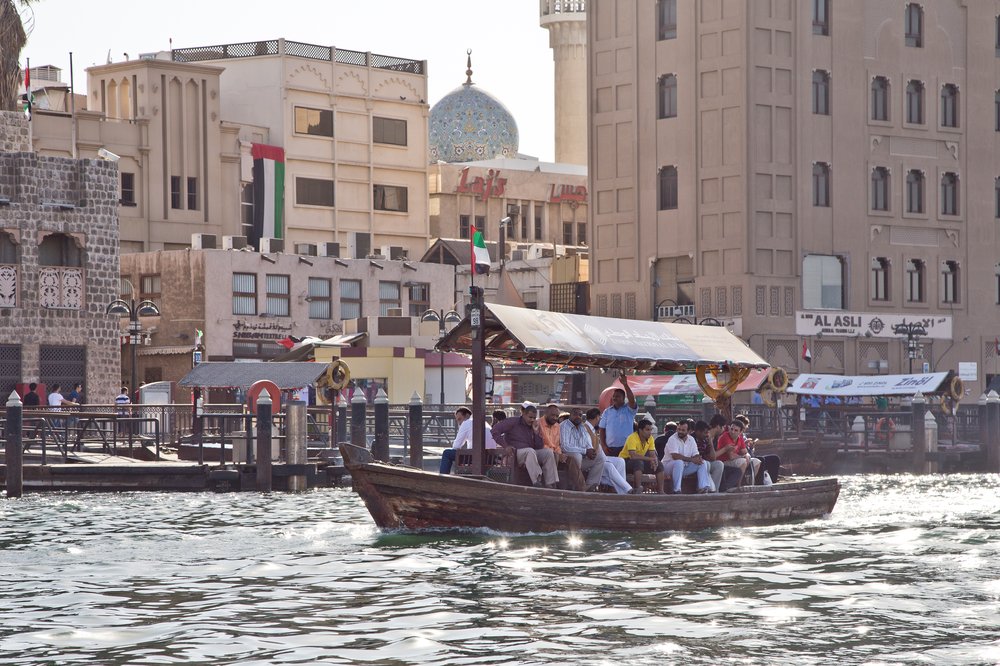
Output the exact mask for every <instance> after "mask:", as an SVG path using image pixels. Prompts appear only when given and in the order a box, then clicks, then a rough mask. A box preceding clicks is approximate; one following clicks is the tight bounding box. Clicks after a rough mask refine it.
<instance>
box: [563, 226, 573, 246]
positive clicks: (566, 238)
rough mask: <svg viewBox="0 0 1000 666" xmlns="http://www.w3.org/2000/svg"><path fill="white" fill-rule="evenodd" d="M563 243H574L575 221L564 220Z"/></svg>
mask: <svg viewBox="0 0 1000 666" xmlns="http://www.w3.org/2000/svg"><path fill="white" fill-rule="evenodd" d="M562 242H563V245H572V244H573V223H572V222H563V239H562Z"/></svg>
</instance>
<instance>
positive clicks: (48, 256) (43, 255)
mask: <svg viewBox="0 0 1000 666" xmlns="http://www.w3.org/2000/svg"><path fill="white" fill-rule="evenodd" d="M38 264H39V265H40V266H72V267H75V268H82V267H83V250H81V249H80V246H78V245H77V244H76V240H75V239H74V238H73V237H71V236H67V235H65V234H50V235H48V236H46V237H45V240H43V241H42V244H41V245H39V246H38Z"/></svg>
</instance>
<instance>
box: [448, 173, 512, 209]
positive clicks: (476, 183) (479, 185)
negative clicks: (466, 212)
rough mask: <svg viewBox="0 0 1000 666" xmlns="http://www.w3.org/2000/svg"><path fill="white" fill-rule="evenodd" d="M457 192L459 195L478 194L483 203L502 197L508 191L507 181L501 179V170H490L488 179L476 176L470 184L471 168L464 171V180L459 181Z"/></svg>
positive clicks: (487, 174)
mask: <svg viewBox="0 0 1000 666" xmlns="http://www.w3.org/2000/svg"><path fill="white" fill-rule="evenodd" d="M455 191H456V192H458V193H459V194H476V195H478V196H479V199H480V200H482V201H486V200H488V199H489V198H490V197H494V198H497V197H502V196H504V193H505V192H506V191H507V179H506V178H501V177H500V169H496V170H493V169H490V170H489V171H487V172H486V177H485V178H483V177H482V176H476V177H475V178H473V179H472V182H469V167H465V168H464V169H462V178H461V180H459V181H458V187H456V188H455Z"/></svg>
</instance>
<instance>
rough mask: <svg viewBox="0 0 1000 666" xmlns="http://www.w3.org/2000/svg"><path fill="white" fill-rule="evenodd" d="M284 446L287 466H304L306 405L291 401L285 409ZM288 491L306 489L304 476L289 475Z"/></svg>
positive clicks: (305, 454)
mask: <svg viewBox="0 0 1000 666" xmlns="http://www.w3.org/2000/svg"><path fill="white" fill-rule="evenodd" d="M285 419H287V421H286V435H287V437H286V439H285V442H286V446H285V449H286V450H287V452H288V454H287V455H288V464H289V465H305V464H306V462H307V455H308V454H307V452H306V403H304V402H303V401H301V400H293V401H291V402H289V403H288V405H287V406H286V407H285ZM288 489H289V490H291V491H292V492H299V491H302V490H305V489H306V476H305V474H291V475H289V477H288Z"/></svg>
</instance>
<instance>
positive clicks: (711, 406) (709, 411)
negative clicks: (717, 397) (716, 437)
mask: <svg viewBox="0 0 1000 666" xmlns="http://www.w3.org/2000/svg"><path fill="white" fill-rule="evenodd" d="M713 416H715V401H714V400H712V399H711V398H709V397H708V396H707V395H706V396H705V397H704V398H702V399H701V418H702V420H703V421H705V423H708V422H709V421H711V420H712V417H713Z"/></svg>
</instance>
